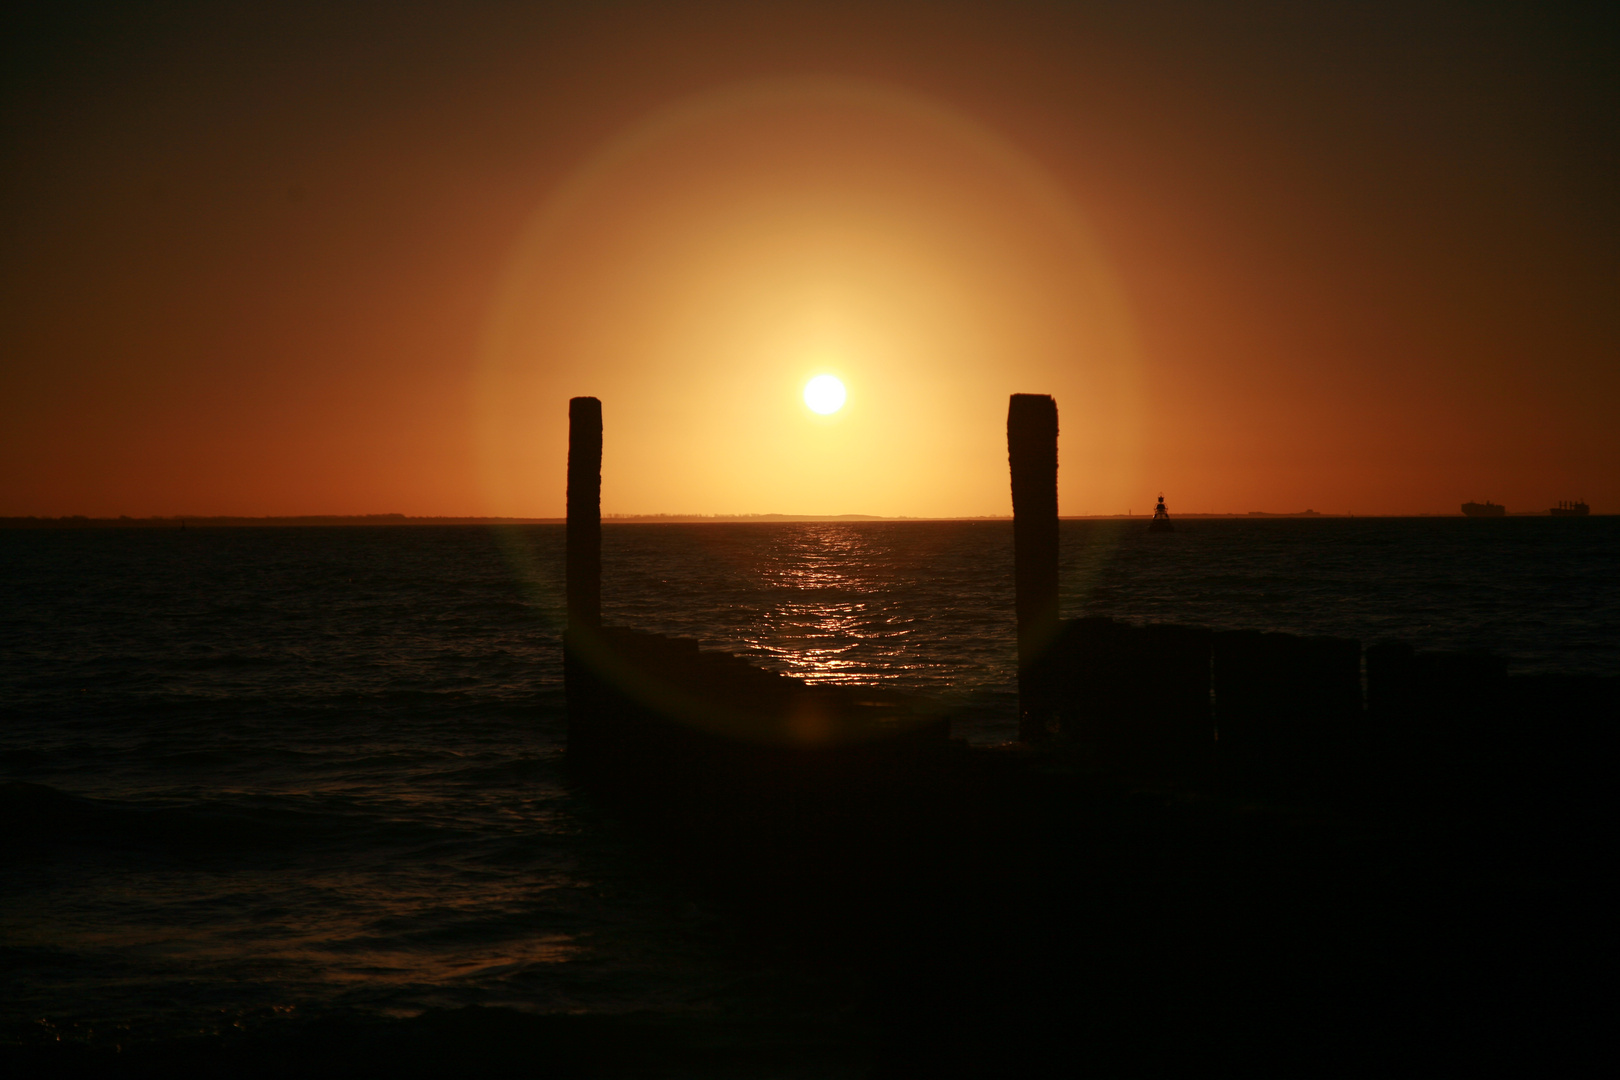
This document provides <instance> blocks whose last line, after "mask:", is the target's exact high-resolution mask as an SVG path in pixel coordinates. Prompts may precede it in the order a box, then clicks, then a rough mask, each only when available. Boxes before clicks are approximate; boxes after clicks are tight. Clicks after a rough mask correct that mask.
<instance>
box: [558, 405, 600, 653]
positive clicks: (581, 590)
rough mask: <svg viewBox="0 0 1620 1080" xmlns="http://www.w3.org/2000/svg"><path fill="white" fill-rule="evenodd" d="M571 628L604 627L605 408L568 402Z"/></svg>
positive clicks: (567, 592)
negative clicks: (603, 469) (603, 442)
mask: <svg viewBox="0 0 1620 1080" xmlns="http://www.w3.org/2000/svg"><path fill="white" fill-rule="evenodd" d="M567 541H568V554H567V586H566V596H567V601H568V628H569V629H570V630H574V631H578V630H595V629H597V628H598V627H600V626H601V625H602V403H601V402H600V401H599V400H597V399H596V398H593V397H577V398H571V399H569V402H568V532H567Z"/></svg>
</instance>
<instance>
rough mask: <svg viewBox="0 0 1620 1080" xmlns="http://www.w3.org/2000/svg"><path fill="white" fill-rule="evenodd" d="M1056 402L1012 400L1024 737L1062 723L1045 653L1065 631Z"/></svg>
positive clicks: (1010, 453)
mask: <svg viewBox="0 0 1620 1080" xmlns="http://www.w3.org/2000/svg"><path fill="white" fill-rule="evenodd" d="M1057 437H1058V422H1057V402H1055V401H1053V400H1052V397H1051V395H1049V394H1014V395H1012V399H1011V401H1010V402H1009V403H1008V406H1007V460H1008V464H1009V466H1010V467H1011V470H1012V502H1013V567H1014V570H1013V572H1014V575H1015V578H1016V589H1015V596H1014V605H1015V607H1016V609H1017V613H1018V737H1019V738H1020V739H1021V740H1023V741H1025V742H1039V741H1041V740H1043V739H1045V738H1046V736H1047V734H1048V729H1049V727H1050V726H1051V725H1052V724H1054V723H1055V722H1056V715H1057V703H1056V701H1055V699H1054V694H1053V692H1052V687H1051V679H1050V677H1049V676H1048V674H1047V672H1046V671H1045V669H1044V668H1043V667H1042V666H1041V664H1040V658H1041V656H1042V654H1043V653H1045V652H1046V650H1047V648H1048V647H1049V646H1050V645H1051V643H1052V640H1053V639H1054V638H1055V637H1056V636H1057V631H1058V501H1057Z"/></svg>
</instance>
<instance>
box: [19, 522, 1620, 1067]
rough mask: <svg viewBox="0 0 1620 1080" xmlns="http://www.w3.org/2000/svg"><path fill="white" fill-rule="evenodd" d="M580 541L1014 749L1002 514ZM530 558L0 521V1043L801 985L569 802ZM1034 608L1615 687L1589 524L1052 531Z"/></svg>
mask: <svg viewBox="0 0 1620 1080" xmlns="http://www.w3.org/2000/svg"><path fill="white" fill-rule="evenodd" d="M603 558H604V588H603V592H604V607H605V611H606V617H607V619H608V620H609V621H612V622H616V623H622V624H627V625H631V626H634V627H638V628H641V629H645V630H654V631H659V632H663V633H670V634H678V635H682V636H686V637H691V638H696V639H697V640H698V641H700V642H701V643H702V645H703V646H704V647H706V648H713V649H723V650H728V651H732V652H737V653H741V654H743V655H746V656H748V657H750V658H751V659H753V660H754V661H756V662H757V663H759V664H761V665H763V666H766V667H769V668H772V669H775V670H778V671H783V672H787V673H790V674H793V675H796V676H799V677H801V678H804V679H807V680H811V681H816V682H837V683H853V684H884V685H889V686H893V687H896V688H899V689H903V690H907V691H911V692H914V693H916V694H920V695H924V696H927V697H929V698H931V699H934V700H937V701H938V702H940V703H941V704H942V705H943V706H944V707H945V708H946V709H947V710H948V711H949V712H950V713H951V715H952V716H953V718H954V719H953V722H954V725H955V732H956V734H957V735H958V736H960V737H962V738H965V739H967V740H968V741H970V742H973V743H979V744H994V743H997V742H1002V741H1006V740H1010V739H1011V738H1012V737H1013V733H1014V730H1015V725H1016V721H1015V715H1014V706H1015V698H1016V695H1015V679H1014V624H1013V618H1012V611H1013V598H1012V560H1013V553H1012V525H1011V523H1010V522H1009V521H1005V520H989V521H942V522H922V521H920V522H908V521H899V522H892V521H868V522H808V523H752V522H750V523H734V524H733V523H700V524H609V525H607V526H606V527H605V529H604V556H603ZM562 566H563V530H562V527H561V526H550V525H538V526H499V527H486V526H447V527H428V526H421V527H416V526H401V527H332V528H319V527H304V528H268V527H266V528H214V529H209V528H195V527H193V528H188V529H184V530H181V529H153V528H128V529H118V528H106V529H61V530H54V529H30V530H8V531H0V1041H4V1042H9V1043H18V1042H28V1041H36V1042H37V1041H39V1040H77V1041H80V1042H85V1043H89V1044H92V1045H94V1044H107V1045H110V1044H123V1043H125V1042H133V1041H138V1040H141V1039H163V1038H170V1037H174V1036H179V1035H199V1034H200V1035H203V1036H207V1035H210V1034H211V1033H229V1032H232V1031H241V1030H245V1029H252V1028H262V1027H264V1026H266V1025H273V1024H277V1023H283V1022H286V1021H287V1020H289V1019H291V1018H305V1019H307V1018H310V1017H317V1018H318V1017H322V1016H329V1015H357V1014H363V1015H374V1016H383V1017H411V1016H416V1015H418V1014H421V1013H423V1012H424V1011H427V1010H435V1009H455V1008H459V1007H462V1006H470V1005H484V1006H500V1007H503V1008H508V1009H515V1010H521V1011H525V1012H531V1013H541V1014H568V1015H582V1014H628V1013H636V1014H657V1015H668V1016H683V1015H693V1016H703V1015H727V1014H735V1013H738V1012H746V1011H748V1010H755V1011H761V1010H763V1011H770V1010H773V1009H778V1010H779V1009H787V1008H790V1007H794V1006H792V1004H791V1002H786V1001H785V998H783V997H781V996H780V995H778V990H780V988H781V985H782V984H781V983H780V981H778V982H775V983H773V982H772V981H771V979H770V978H769V976H768V973H764V974H762V971H761V970H760V969H759V968H758V967H757V966H754V967H751V966H750V963H751V962H750V961H749V960H748V959H747V957H745V956H741V955H739V953H738V951H737V950H736V949H734V948H731V947H729V946H727V945H726V944H725V938H724V934H723V933H722V932H721V931H720V930H719V929H717V927H716V926H715V925H714V918H713V915H712V912H710V911H709V910H707V909H706V908H705V906H704V901H703V898H702V897H701V896H698V895H694V894H693V893H692V892H691V891H690V890H689V889H687V888H686V886H684V885H682V884H681V883H680V881H679V880H678V875H672V874H669V873H667V872H665V870H666V869H667V868H662V867H660V866H659V865H658V862H657V859H656V858H655V857H652V856H650V855H649V854H648V853H647V852H646V851H645V849H644V848H642V847H639V846H638V845H637V843H636V841H635V839H634V837H631V836H627V835H626V834H625V833H624V832H623V830H622V829H621V827H620V826H619V825H618V824H617V823H616V822H615V821H614V820H613V818H612V816H611V814H608V813H606V812H604V811H603V809H602V808H600V807H598V806H596V805H595V804H594V803H593V802H592V800H591V799H590V798H589V797H588V796H587V795H585V794H582V793H580V792H579V791H577V790H576V789H575V788H574V787H572V786H571V784H570V782H569V779H568V775H567V772H566V770H565V769H564V767H563V766H564V762H563V747H564V739H565V719H564V712H563V691H562V663H561V644H560V626H561V618H562V610H561V597H562V577H561V575H562ZM1062 590H1063V608H1064V614H1065V615H1070V616H1073V615H1107V616H1114V617H1117V618H1121V619H1126V620H1130V621H1135V622H1175V623H1182V624H1188V625H1197V626H1208V627H1214V628H1255V629H1262V630H1281V631H1289V632H1293V633H1299V634H1328V635H1336V636H1342V637H1352V638H1356V639H1359V640H1361V641H1364V642H1373V641H1385V640H1403V641H1407V642H1410V643H1412V644H1413V645H1415V646H1417V647H1419V648H1430V649H1485V650H1492V651H1495V652H1497V653H1499V654H1500V655H1502V656H1503V657H1504V658H1505V659H1506V660H1507V662H1508V665H1509V670H1510V671H1513V672H1521V673H1556V672H1565V673H1587V674H1600V675H1612V674H1617V673H1620V518H1602V517H1597V518H1589V519H1548V518H1508V519H1502V520H1470V519H1461V518H1406V519H1377V518H1355V519H1347V518H1316V519H1312V518H1259V519H1183V520H1182V522H1181V523H1180V524H1179V526H1178V531H1177V532H1175V533H1173V534H1149V533H1148V532H1147V531H1146V530H1145V528H1144V523H1143V521H1142V520H1141V519H1137V520H1134V521H1131V520H1123V521H1122V520H1109V521H1104V520H1095V521H1093V520H1077V521H1066V522H1064V523H1063V526H1062ZM1143 690H1144V694H1147V693H1149V692H1151V687H1144V688H1143ZM773 988H774V989H773ZM787 993H788V991H786V990H782V991H781V994H787ZM773 995H777V996H773Z"/></svg>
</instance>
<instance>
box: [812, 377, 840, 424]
mask: <svg viewBox="0 0 1620 1080" xmlns="http://www.w3.org/2000/svg"><path fill="white" fill-rule="evenodd" d="M847 396H848V395H847V393H846V392H845V390H844V384H843V383H842V382H840V381H839V380H838V378H837V377H836V376H833V375H817V376H816V377H815V378H813V379H811V380H810V381H809V382H807V383H805V384H804V403H805V404H806V405H808V406H809V407H810V411H811V412H817V413H820V414H821V415H822V416H831V415H832V414H833V413H835V412H837V411H838V410H839V409H842V408H843V407H844V400H845V398H846V397H847Z"/></svg>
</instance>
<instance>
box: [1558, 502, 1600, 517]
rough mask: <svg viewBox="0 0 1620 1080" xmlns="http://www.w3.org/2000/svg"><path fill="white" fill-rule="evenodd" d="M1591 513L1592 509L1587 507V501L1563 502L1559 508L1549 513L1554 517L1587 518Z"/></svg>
mask: <svg viewBox="0 0 1620 1080" xmlns="http://www.w3.org/2000/svg"><path fill="white" fill-rule="evenodd" d="M1591 512H1592V508H1591V507H1590V506H1587V505H1586V500H1585V499H1575V500H1574V501H1570V500H1567V499H1566V500H1562V501H1560V502H1559V504H1558V505H1557V506H1555V507H1553V508H1552V509H1551V510H1548V511H1547V513H1549V514H1551V515H1552V516H1553V517H1586V516H1587V515H1589V514H1590V513H1591Z"/></svg>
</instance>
